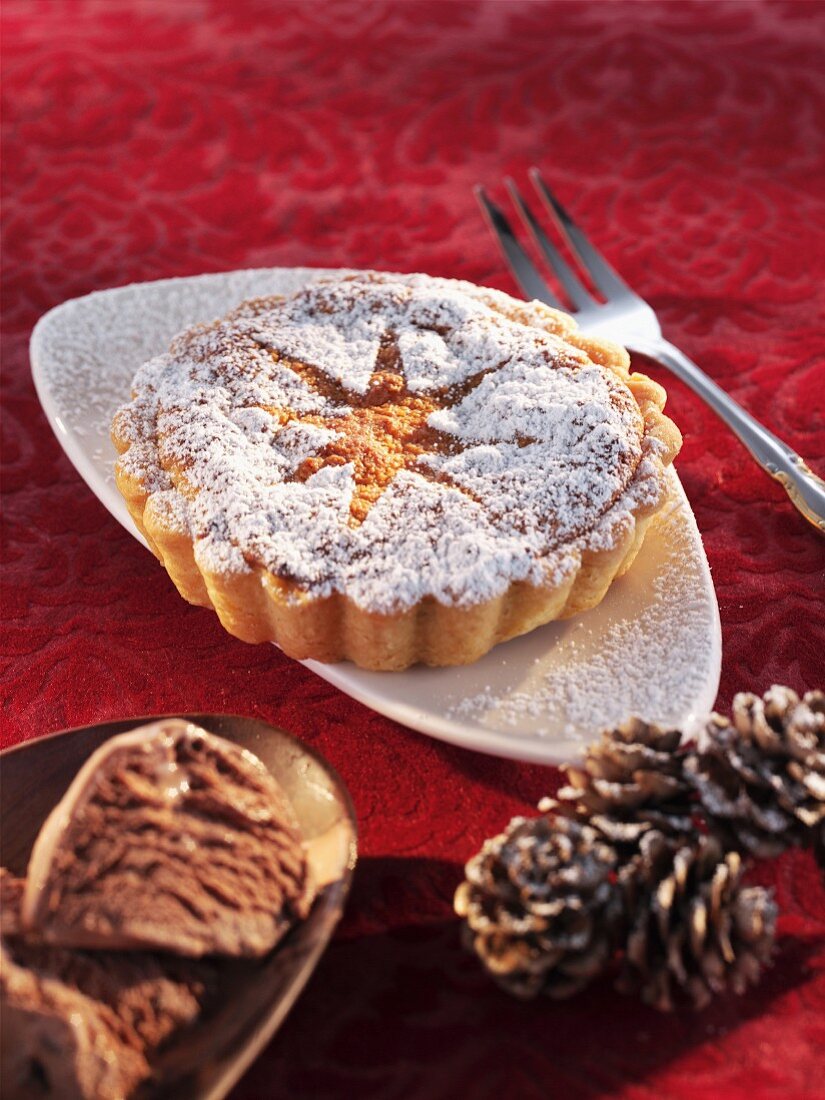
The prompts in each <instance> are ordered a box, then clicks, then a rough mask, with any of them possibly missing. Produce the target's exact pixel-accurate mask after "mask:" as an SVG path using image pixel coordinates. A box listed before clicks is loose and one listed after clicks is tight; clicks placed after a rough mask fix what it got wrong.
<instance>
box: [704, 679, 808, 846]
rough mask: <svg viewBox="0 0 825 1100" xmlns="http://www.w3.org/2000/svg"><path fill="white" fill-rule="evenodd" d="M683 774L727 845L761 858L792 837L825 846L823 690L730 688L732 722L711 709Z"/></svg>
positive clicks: (790, 841) (787, 843) (790, 842)
mask: <svg viewBox="0 0 825 1100" xmlns="http://www.w3.org/2000/svg"><path fill="white" fill-rule="evenodd" d="M685 773H686V775H687V776H688V777H689V778H690V779H691V781H692V783H693V784H694V786H695V787H696V790H697V791H698V792H699V797H700V799H701V802H702V805H703V808H704V812H705V815H706V817H707V819H708V824H709V826H710V828H711V829H712V830H713V832H715V833H716V834H717V835H718V836H719V837H720V838H721V839H722V841H723V842H724V843H725V844H726V846H728V847H733V848H738V849H740V850H742V851H745V852H749V853H751V854H752V855H754V856H758V857H762V858H770V857H773V856H777V855H779V854H780V853H781V852H783V851H784V850H785V849H786V848H789V847H791V845H794V844H810V845H812V846H813V847H814V848H815V849H817V850H818V851H819V852H821V851H825V694H823V692H821V691H809V692H808V693H807V695H805V696H804V698H803V699H802V700H800V698H799V696H798V695H797V694H796V692H794V691H791V689H790V688H786V687H780V686H778V685H774V686H773V687H772V688H771V689H770V691H768V692H766V694H765V695H764V697H763V698H762V699H760V698H759V696H757V695H750V694H746V693H741V694H739V695H736V696H735V697H734V700H733V723H732V724H731V723H730V722H728V721H727V720H726V719H724V718H722V717H720V716H719V715H716V714H715V715H712V716H711V718H710V721H709V722H708V724H707V726H706V727H705V729H704V730H703V732H702V734H700V737H699V741H698V745H697V749H696V751H695V752H694V753H692V754H691V755H690V756H689V758H688V760H687V761H686V762H685Z"/></svg>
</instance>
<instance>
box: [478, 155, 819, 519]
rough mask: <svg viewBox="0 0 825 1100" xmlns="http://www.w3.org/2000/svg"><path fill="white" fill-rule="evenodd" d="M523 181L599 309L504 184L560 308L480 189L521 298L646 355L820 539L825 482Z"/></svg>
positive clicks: (548, 195)
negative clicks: (775, 485) (726, 432)
mask: <svg viewBox="0 0 825 1100" xmlns="http://www.w3.org/2000/svg"><path fill="white" fill-rule="evenodd" d="M529 174H530V179H531V180H532V182H533V184H534V186H535V188H536V190H537V192H538V194H539V196H540V197H541V199H542V201H543V204H544V206H545V208H546V209H547V211H548V213H549V214H550V215H551V216H552V217H553V220H554V221H555V222H556V224H557V226H558V228H559V230H560V231H561V233H562V234H563V236H564V238H565V240H566V241H567V244H568V246H569V248H570V251H571V253H572V255H573V256H574V257H575V258H576V260H577V261H578V263H579V264H580V265H581V267H582V269H583V270H584V271H586V272H587V274H588V275H589V276H590V279H591V280H592V282H593V285H594V286H595V288H596V289H597V290H598V292H599V293H600V294H601V296H602V297H603V298H604V302H600V301H598V300H597V299H596V298H595V297H594V296H593V295H592V294H591V293H590V291H589V290H588V289H587V288H586V287H585V285H584V284H583V283H582V281H581V279H579V277H578V275H577V274H576V272H575V271H574V269H573V268H572V267H571V266H570V265H569V264H568V263H567V262H566V261H565V260H564V259H563V258H562V255H561V253H560V252H559V250H558V249H557V248H556V247H555V246H554V245H553V244H551V243H550V241H549V239H548V237H547V235H546V233H545V232H544V230H543V229H542V227H541V225H540V224H539V222H538V220H537V218H536V216H535V215H534V214H533V212H532V210H531V209H530V207H529V206H528V205H527V203H526V202H525V201H524V199H523V198H522V197H521V195H520V194H519V192H518V190H517V188H516V185H515V184H514V183H513V181H512V180H511V179H507V180H506V181H505V182H506V186H507V189H508V191H509V192H510V196H511V197H512V200H513V203H514V204H515V207H516V209H517V210H518V212H519V214H520V215H521V218H522V220H523V221H524V224H525V226H526V227H527V229H528V230H529V232H530V234H531V235H532V237H533V239H534V241H535V243H536V245H537V247H538V249H539V251H540V252H541V254H542V255H543V256H544V258H545V259H546V260H547V263H548V264H549V265H550V268H551V269H552V271H553V273H554V274H555V276H556V279H557V280H558V283H559V285H560V286H561V288H562V290H563V291H564V294H565V295H566V297H567V299H568V302H569V304H568V305H565V304H563V303H562V302H561V301H560V300H559V299H558V298H557V297H556V295H555V294H554V293H553V292H552V290H551V289H550V287H549V286H548V284H547V282H546V281H545V279H544V278H543V276H542V275H540V274H539V271H538V270H537V268H536V267H535V265H534V264H533V262H532V260H531V259H530V257H529V256H528V254H527V253H526V252H525V250H524V249H523V248H522V246H521V245H520V244H519V242H518V240H517V238H516V235H515V233H514V232H513V229H512V227H511V225H510V222H509V221H508V220H507V218H506V217H505V215H504V213H503V211H502V210H501V209H500V207H498V206H496V204H495V203H493V202H492V201H491V200H490V199H489V198H488V197H487V195H486V193H485V191H484V189H483V187H481V186H478V187H477V188H476V195H477V197H478V200H479V202H480V203H481V208H482V210H483V211H484V214H485V216H486V217H487V220H488V222H489V224H490V228H491V229H492V230H493V233H494V234H495V236H496V237H497V238H498V242H499V244H500V246H501V249H502V251H503V253H504V256H505V258H506V260H507V262H508V264H509V266H510V270H511V271H512V273H513V275H514V276H515V278H516V281H517V282H518V284H519V285H520V286H521V289H522V290H523V291H524V293H525V294H526V295H527V297H528V298H537V299H538V300H539V301H540V302H545V303H546V304H547V305H549V306H553V308H555V309H562V310H566V311H567V312H568V313H572V314H574V315H575V317H576V320H577V321H578V323H579V326H580V327H581V329H582V330H583V331H584V332H587V333H589V334H592V335H603V336H610V337H612V338H613V339H615V340H616V341H617V342H619V343H622V344H624V345H625V347H627V348H628V349H629V350H630V351H635V352H639V353H640V354H642V355H647V356H649V357H650V358H651V359H654V360H655V361H656V362H658V363H661V364H662V365H663V366H665V367H667V368H668V369H669V370H671V371H672V372H673V373H674V374H675V375H676V376H677V378H681V379H682V381H683V382H684V383H685V384H686V385H688V386H689V387H690V388H691V389H692V390H693V392H694V393H697V394H698V395H699V396H700V397H701V398H702V399H703V400H704V401H705V402H706V403H707V404H708V405H710V407H711V408H712V409H713V411H714V412H715V413H716V415H717V416H718V417H719V418H720V419H721V420H723V421H724V422H725V423H726V424H727V426H728V427H729V428H730V429H731V431H732V432H734V434H735V435H737V436H738V437H739V439H740V440H741V442H742V443H743V444H744V446H745V447H746V448H747V450H748V451H750V454H751V456H752V457H753V458H754V459H755V460H756V462H757V463H758V464H759V465H760V466H761V467H762V469H763V470H764V471H765V472H766V473H768V474H770V476H771V477H772V478H774V479H775V480H776V481H778V482H780V484H781V485H782V486H783V488H784V489H785V492H786V493H787V494H788V496H789V497H790V499H791V502H792V503H793V504H794V506H795V507H796V508H798V510H799V511H800V512H801V513H802V515H803V516H804V517H805V519H807V520H809V521H810V522H811V523H813V524H814V525H815V526H816V527H818V528H819V530H820V531H821V532H823V533H825V481H823V480H822V478H820V477H817V475H816V474H815V473H814V472H813V470H811V469H810V468H809V467H808V466H807V464H806V463H805V462H804V461H803V460H802V458H800V456H799V455H798V454H797V453H796V451H794V450H793V449H792V448H791V447H789V446H788V445H787V443H783V442H782V440H781V439H779V438H778V437H777V436H775V435H774V434H773V432H771V431H769V430H768V429H767V428H766V427H765V426H764V424H760V423H759V421H758V420H756V419H755V418H754V417H752V416H751V415H750V413H749V412H746V411H745V409H743V408H742V406H741V405H739V404H737V402H736V401H734V400H733V398H732V397H730V396H729V395H728V394H727V393H725V391H724V390H723V389H722V388H721V387H720V386H717V385H716V383H715V382H714V381H712V379H710V378H708V376H707V375H706V374H705V373H704V371H702V370H701V369H700V368H699V367H698V366H697V365H696V364H695V363H694V362H693V361H692V360H691V359H688V357H687V356H686V355H685V354H684V352H681V351H680V350H679V349H678V348H677V347H674V346H673V344H671V343H669V341H667V340H666V339H665V338H664V336H662V330H661V328H660V326H659V320H658V318H657V317H656V314H655V313H654V312H653V310H652V309H651V307H650V306H649V305H648V304H647V302H645V301H644V299H642V298H640V297H639V295H638V294H636V293H634V291H632V290H631V289H630V287H629V286H628V285H627V283H625V282H624V280H623V279H621V278H620V277H619V275H617V273H616V272H615V271H614V270H613V268H612V267H611V266H610V264H609V263H608V262H607V261H606V260H605V259H604V257H603V256H602V255H601V253H600V252H598V251H597V249H596V248H594V246H593V245H592V244H591V243H590V241H589V240H588V239H587V237H586V236H585V235H584V233H583V232H582V231H581V229H579V227H578V226H577V225H576V223H575V222H574V221H573V219H572V218H571V217H570V215H569V214H568V213H567V211H566V210H565V209H564V207H563V206H562V205H561V203H560V202H559V200H558V199H557V198H556V196H555V195H554V194H553V192H552V191H551V190H550V188H549V187H548V186H547V184H546V183H545V182H544V180H543V179H542V178H541V175H540V173H539V171H538V169H537V168H531V169H530V173H529Z"/></svg>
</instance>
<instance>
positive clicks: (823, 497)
mask: <svg viewBox="0 0 825 1100" xmlns="http://www.w3.org/2000/svg"><path fill="white" fill-rule="evenodd" d="M630 348H631V350H632V351H636V352H641V353H642V354H643V355H647V356H649V357H650V358H651V359H654V360H656V361H657V362H659V363H661V364H662V365H663V366H665V367H667V368H668V369H669V370H671V371H672V372H673V373H674V374H675V375H676V377H677V378H681V380H682V381H683V382H684V383H685V385H687V386H689V387H690V388H691V389H692V390H693V392H694V393H697V394H698V395H699V396H700V397H701V398H702V399H703V400H704V401H705V402H706V403H707V404H708V405H710V407H711V408H712V409H713V411H714V412H715V413H716V415H717V416H718V417H719V418H720V419H721V420H724V422H725V423H726V424H727V426H728V427H729V428H730V429H731V431H732V432H733V433H734V434H735V435H737V436H738V437H739V439H740V440H741V442H742V443H743V444H744V445H745V447H746V448H747V450H748V451H750V453H751V456H752V457H753V458H754V459H755V460H756V462H757V463H758V464H759V465H760V466H761V467H762V469H763V470H764V471H765V472H766V473H767V474H770V476H771V477H772V478H774V480H776V481H778V482H779V483H780V484H781V485H782V487H783V489H784V490H785V492H786V493H787V494H788V496H789V497H790V499H791V503H792V504H793V505H794V507H795V508H797V509H798V511H800V512H801V513H802V515H803V516H804V517H805V519H807V520H808V521H809V522H810V523H812V524H813V525H814V526H815V527H818V528H819V530H820V531H821V532H822V533H823V534H825V481H823V480H822V478H821V477H817V475H816V474H815V473H814V472H813V470H812V469H810V467H809V466H808V465H807V463H805V461H804V460H803V459H802V458H800V456H799V455H798V454H797V453H796V451H794V450H793V449H792V448H791V447H789V446H788V444H787V443H783V442H782V440H781V439H779V438H778V437H777V436H775V435H774V434H773V432H771V431H768V429H767V428H766V427H765V425H764V424H760V423H759V421H758V420H756V419H755V418H754V417H752V416H751V414H750V413H749V412H746V411H745V410H744V409H743V408H742V406H741V405H739V404H738V403H737V402H736V401H734V400H733V398H732V397H730V396H729V395H728V394H727V393H725V391H724V390H723V389H722V388H721V386H717V385H716V383H715V382H714V381H712V379H710V378H708V376H707V375H706V374H705V372H704V371H703V370H701V369H700V368H699V367H697V365H696V364H695V363H694V362H693V360H692V359H689V358H688V357H687V355H685V354H684V352H682V351H680V350H679V349H678V348H677V347H674V346H673V344H671V343H669V342H668V341H667V340H656V341H655V342H650V343H647V342H645V341H634V342H633V343H632V344H631V345H630Z"/></svg>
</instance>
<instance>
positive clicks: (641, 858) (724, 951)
mask: <svg viewBox="0 0 825 1100" xmlns="http://www.w3.org/2000/svg"><path fill="white" fill-rule="evenodd" d="M741 876H742V861H741V857H740V856H739V855H738V853H736V852H728V853H727V854H725V855H724V856H723V853H722V848H721V846H720V844H719V842H718V841H717V840H716V839H715V838H713V837H707V836H703V837H699V838H697V840H696V841H695V842H694V843H693V844H692V845H684V846H680V845H679V844H676V843H674V842H673V841H672V840H669V839H668V838H667V837H664V836H663V835H662V834H661V833H655V832H653V833H647V834H646V835H645V836H644V837H643V838H642V840H641V852H640V854H639V855H638V856H637V857H636V859H635V860H634V861H633V862H632V864H629V865H628V866H627V867H626V868H625V870H624V873H623V874H622V876H621V878H622V885H623V888H624V893H625V905H626V907H627V911H628V913H629V914H630V915H631V916H630V927H629V931H628V934H627V942H626V944H625V956H624V967H623V970H622V974H621V975H620V978H619V982H618V988H619V989H620V990H621V991H622V992H624V993H631V992H638V993H640V994H641V997H642V1000H644V1001H645V1002H646V1003H647V1004H650V1005H652V1006H653V1007H654V1008H657V1009H659V1010H660V1011H663V1012H670V1011H672V1010H673V1009H674V1008H675V1007H676V1005H677V1004H678V1002H679V1001H680V1000H683V999H687V1000H689V1001H691V1002H692V1003H693V1006H694V1007H695V1008H703V1007H704V1006H705V1005H706V1004H707V1003H708V1001H709V1000H710V999H711V997H712V996H713V994H714V993H720V992H722V991H723V990H725V989H727V988H730V989H732V990H733V991H734V992H735V993H742V992H744V990H745V988H746V986H747V985H748V983H749V982H750V983H755V982H756V980H757V978H758V976H759V972H760V969H761V967H762V966H763V965H764V964H765V963H767V962H768V961H769V959H770V955H771V950H772V947H773V936H774V930H775V926H776V916H777V907H776V905H775V903H774V901H773V897H772V895H771V892H770V891H768V890H765V889H764V888H763V887H761V886H754V887H743V886H741V885H740V879H741Z"/></svg>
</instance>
